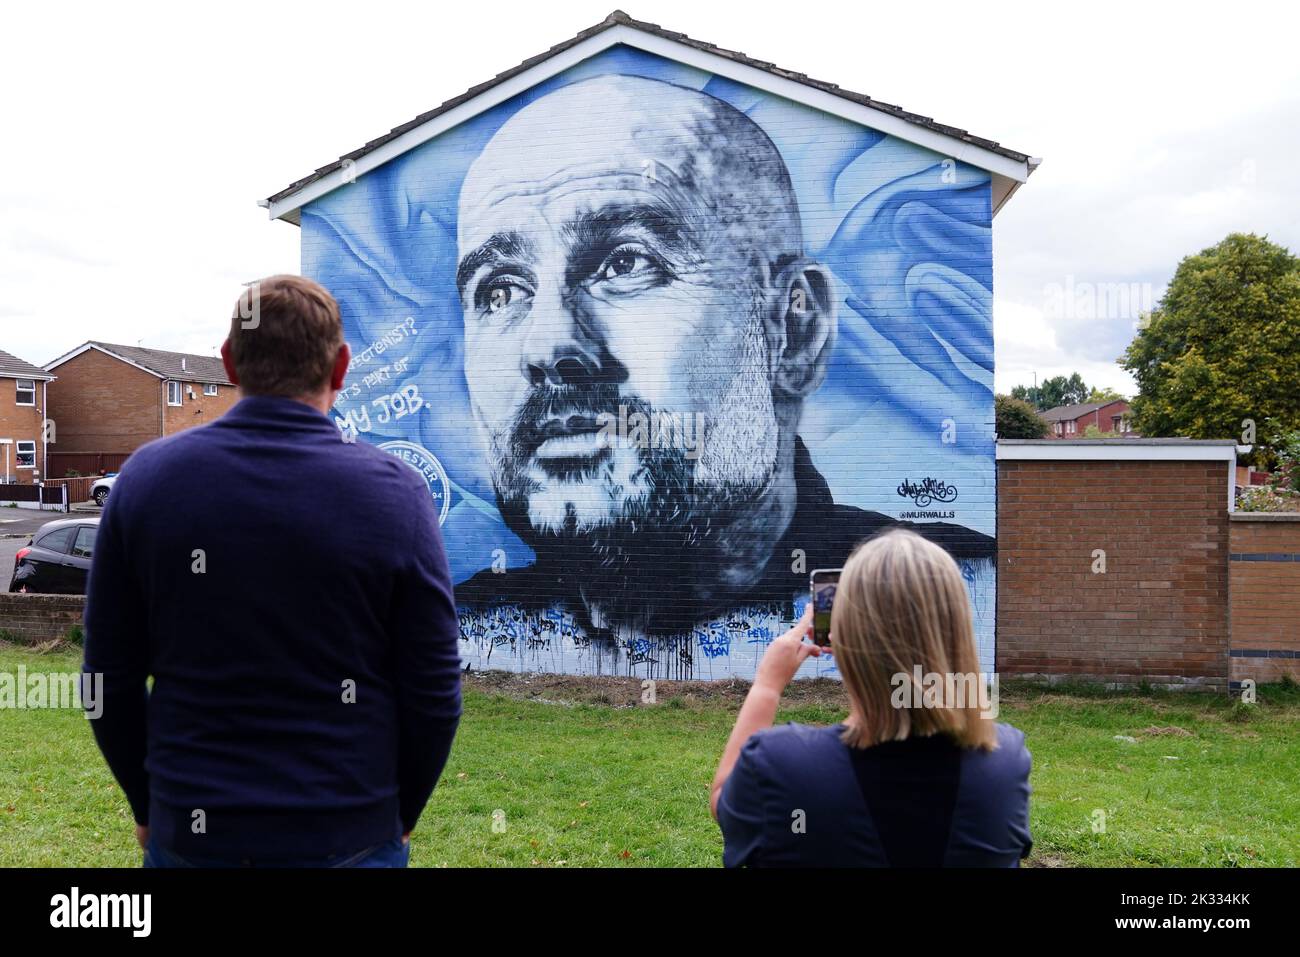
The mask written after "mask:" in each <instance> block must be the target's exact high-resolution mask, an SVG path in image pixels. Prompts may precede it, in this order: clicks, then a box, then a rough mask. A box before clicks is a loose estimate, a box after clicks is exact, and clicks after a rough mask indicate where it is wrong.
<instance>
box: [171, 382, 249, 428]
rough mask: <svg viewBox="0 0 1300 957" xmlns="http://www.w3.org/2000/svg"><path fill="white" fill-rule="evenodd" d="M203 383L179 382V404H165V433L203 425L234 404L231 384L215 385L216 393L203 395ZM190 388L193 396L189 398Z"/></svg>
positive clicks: (233, 390)
mask: <svg viewBox="0 0 1300 957" xmlns="http://www.w3.org/2000/svg"><path fill="white" fill-rule="evenodd" d="M203 385H204V384H203V383H202V382H185V381H182V382H181V404H180V405H169V406H166V411H165V412H164V422H163V428H164V431H165V433H166V434H167V435H174V434H175V433H177V432H181V431H183V430H185V429H191V428H193V427H194V426H196V425H205V424H207V423H208V422H211V421H213V420H214V419H216V418H217V417H219V416H220V415H221V414H222V413H224V412H225V411H226V410H227V409H229V408H230V407H231V406H232V405H234V404H235V387H234V386H233V385H219V386H217V394H216V395H204V394H203ZM191 389H192V390H194V398H190V390H191ZM164 401H166V400H165V399H164Z"/></svg>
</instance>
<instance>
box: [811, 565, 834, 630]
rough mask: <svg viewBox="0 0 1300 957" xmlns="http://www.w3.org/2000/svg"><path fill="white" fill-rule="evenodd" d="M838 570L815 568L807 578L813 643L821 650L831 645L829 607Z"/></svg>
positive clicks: (832, 601)
mask: <svg viewBox="0 0 1300 957" xmlns="http://www.w3.org/2000/svg"><path fill="white" fill-rule="evenodd" d="M840 571H841V569H839V568H816V569H814V570H813V572H812V574H811V575H809V576H808V578H809V583H810V584H809V588H810V591H811V594H812V606H813V643H814V644H817V645H820V646H821V647H823V648H828V647H830V643H831V605H832V604H833V603H834V602H835V589H836V588H838V587H839V584H840Z"/></svg>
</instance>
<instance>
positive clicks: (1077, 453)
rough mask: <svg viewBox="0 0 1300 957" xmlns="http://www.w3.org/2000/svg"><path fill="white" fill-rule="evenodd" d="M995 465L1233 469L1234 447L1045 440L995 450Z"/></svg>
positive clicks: (1234, 461) (1235, 459)
mask: <svg viewBox="0 0 1300 957" xmlns="http://www.w3.org/2000/svg"><path fill="white" fill-rule="evenodd" d="M997 459H998V461H1000V462H1001V461H1008V460H1010V461H1035V462H1051V461H1057V462H1230V463H1232V464H1233V465H1236V462H1237V447H1236V444H1235V443H1233V442H1228V443H1226V444H1223V445H1218V444H1214V445H1193V444H1186V445H1184V444H1179V445H1139V444H1136V443H1134V444H1130V443H1129V441H1128V440H1126V439H1106V440H1104V444H1098V445H1073V444H1071V443H1068V442H1066V441H1062V440H1054V439H1044V440H1043V444H1042V445H1037V444H1035V445H1004V444H1003V443H1001V442H999V443H998V447H997Z"/></svg>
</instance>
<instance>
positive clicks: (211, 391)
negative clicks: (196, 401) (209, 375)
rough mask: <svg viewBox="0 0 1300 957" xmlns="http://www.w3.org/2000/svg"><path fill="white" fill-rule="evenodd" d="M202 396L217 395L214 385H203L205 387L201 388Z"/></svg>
mask: <svg viewBox="0 0 1300 957" xmlns="http://www.w3.org/2000/svg"><path fill="white" fill-rule="evenodd" d="M203 394H204V395H216V394H217V387H216V386H215V385H211V384H208V385H205V386H204V387H203Z"/></svg>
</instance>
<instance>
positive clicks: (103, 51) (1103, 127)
mask: <svg viewBox="0 0 1300 957" xmlns="http://www.w3.org/2000/svg"><path fill="white" fill-rule="evenodd" d="M614 2H615V0H601V2H599V3H593V2H585V0H554V2H550V3H536V2H531V3H514V2H509V0H499V2H495V3H491V4H473V3H469V4H442V3H438V4H435V3H405V4H403V3H386V2H381V0H367V2H365V3H356V2H350V3H339V4H331V3H326V2H313V3H292V4H291V3H276V2H272V0H262V2H258V3H242V2H223V3H221V4H211V5H209V6H208V7H207V10H208V12H205V13H198V12H191V8H190V7H188V5H187V7H186V8H185V9H182V8H181V7H180V5H175V4H172V5H161V4H160V5H158V6H152V5H145V4H136V3H130V2H125V3H115V4H104V3H94V4H90V3H86V4H81V3H61V4H57V5H55V4H23V5H15V6H11V7H9V8H6V11H5V27H4V30H5V34H6V42H5V45H4V46H5V50H4V55H3V58H2V59H0V84H2V85H0V90H3V93H2V94H0V349H3V350H5V351H7V352H11V353H14V354H16V355H18V356H20V357H22V358H24V359H27V360H28V361H31V362H35V363H37V364H43V363H45V362H47V361H49V360H50V359H52V358H54V357H56V356H58V355H60V354H62V353H64V352H66V351H68V350H69V349H71V348H73V347H74V346H76V345H78V344H80V343H81V342H83V341H85V340H86V339H102V340H107V341H110V342H122V343H127V344H136V343H137V342H139V343H141V344H143V345H146V346H153V347H156V348H162V349H176V350H181V351H190V352H196V353H203V354H213V353H214V350H215V348H216V347H217V346H218V345H219V344H220V342H221V339H222V338H223V336H224V329H225V326H226V324H227V321H228V320H227V319H226V317H228V316H229V314H230V307H231V305H232V303H233V302H234V300H235V298H236V296H237V295H238V293H239V290H240V283H241V282H242V281H244V280H249V279H253V278H256V277H258V276H263V275H269V274H271V273H276V272H296V271H298V265H299V260H298V230H297V228H296V227H294V226H290V225H288V224H285V223H280V222H271V221H270V220H268V218H267V214H266V211H265V210H263V209H260V208H259V207H258V206H257V205H256V202H257V200H258V199H261V198H264V197H266V196H268V195H270V194H271V193H273V192H275V191H277V190H279V189H280V188H282V187H284V186H286V185H288V184H289V183H290V182H291V181H293V180H295V179H297V178H299V177H301V176H303V175H305V174H307V173H309V172H310V171H312V170H313V169H315V168H316V167H318V166H322V165H324V164H325V163H326V162H328V161H330V160H332V159H335V158H337V157H338V156H339V155H340V154H342V153H344V152H347V151H349V150H351V149H354V148H356V147H358V146H360V145H361V144H362V143H364V142H366V141H367V140H370V139H373V138H374V137H376V136H378V135H379V134H381V133H383V132H386V131H387V130H388V129H389V128H391V127H393V126H396V125H398V124H400V123H404V122H406V121H407V120H409V119H411V118H412V117H414V116H415V115H416V114H418V113H421V112H424V111H425V110H428V109H430V108H432V107H434V106H436V105H437V104H439V103H441V102H442V101H443V100H445V99H447V98H449V97H452V96H455V95H457V94H459V93H462V92H463V91H464V90H465V89H466V88H468V87H470V86H473V85H475V84H477V83H480V82H482V81H484V80H487V79H490V78H491V77H492V76H493V75H495V74H496V73H498V72H500V71H502V70H505V69H508V68H510V67H512V66H514V65H516V64H517V63H519V62H520V61H521V60H524V59H526V58H527V57H530V56H533V55H535V54H537V53H540V52H542V51H543V50H544V49H545V48H547V47H549V46H551V45H552V44H554V43H558V42H561V41H563V40H566V39H568V38H569V37H571V36H573V35H574V34H575V33H577V32H578V31H579V30H581V29H583V28H585V27H588V26H591V25H592V24H594V23H597V22H599V21H600V20H602V19H604V17H605V16H606V15H607V14H608V13H609V11H610V10H611V9H612V4H613V3H614ZM193 9H197V8H193ZM624 9H625V10H626V11H627V12H628V13H629V14H631V15H632V16H633V17H637V18H639V19H642V20H648V21H650V22H653V23H658V24H660V25H662V26H664V27H666V28H668V29H671V30H676V31H680V32H683V33H686V34H688V35H689V36H692V37H695V38H697V39H702V40H707V41H709V42H712V43H716V44H718V45H720V46H723V47H727V48H730V49H734V50H741V51H743V52H745V53H747V54H749V55H751V56H753V57H756V58H758V59H762V60H770V61H773V62H775V63H777V64H779V65H780V66H782V67H785V68H787V69H792V70H797V71H800V72H804V73H807V74H809V75H811V76H813V77H816V78H818V79H822V80H827V81H830V82H833V83H838V84H840V85H841V86H844V87H847V88H849V89H852V90H856V91H860V92H862V93H866V94H869V95H871V96H873V97H876V98H877V99H880V100H883V101H885V102H888V103H894V104H897V105H899V106H902V107H904V108H906V109H908V110H911V111H913V112H917V113H921V114H923V115H926V116H932V117H934V118H935V119H937V120H939V121H940V122H943V123H947V124H950V125H953V126H959V127H963V128H965V129H968V130H970V131H972V132H974V133H976V134H978V135H980V136H984V137H988V138H990V139H994V140H998V141H1000V142H1001V143H1003V144H1004V145H1006V146H1009V147H1011V148H1013V149H1016V150H1020V151H1021V152H1025V153H1029V154H1031V155H1033V156H1039V157H1042V158H1043V165H1042V166H1041V167H1040V168H1039V170H1038V171H1037V172H1036V173H1035V174H1034V175H1033V176H1032V177H1031V178H1030V180H1029V182H1028V183H1027V184H1026V185H1024V186H1023V187H1021V189H1020V191H1019V192H1018V193H1017V194H1016V195H1015V196H1014V197H1013V198H1012V199H1011V201H1010V202H1009V203H1008V204H1007V206H1006V207H1004V208H1003V210H1002V212H1001V213H1000V214H999V215H998V217H997V219H996V220H995V222H994V264H995V287H994V322H995V330H996V344H997V373H996V379H997V382H996V385H997V388H998V390H999V391H1006V390H1008V389H1009V388H1010V387H1011V386H1012V385H1015V384H1018V383H1028V382H1029V381H1030V380H1031V376H1032V375H1033V373H1034V372H1037V374H1038V376H1039V378H1040V379H1042V378H1043V377H1046V376H1050V375H1056V374H1062V373H1069V372H1072V371H1079V372H1081V373H1082V374H1083V376H1084V379H1085V380H1086V381H1087V382H1088V383H1089V384H1098V385H1108V386H1112V387H1115V388H1118V389H1120V390H1121V391H1124V392H1130V391H1132V388H1133V386H1132V381H1131V379H1130V378H1129V377H1128V375H1127V374H1126V373H1124V372H1123V371H1122V370H1121V369H1119V367H1118V366H1117V365H1115V362H1114V360H1115V359H1116V357H1117V356H1119V354H1120V353H1121V352H1122V351H1123V349H1124V346H1125V345H1126V344H1127V343H1128V341H1129V339H1130V338H1131V337H1132V334H1133V325H1134V321H1135V319H1136V310H1137V309H1138V308H1140V307H1143V306H1145V305H1146V304H1148V302H1149V301H1152V300H1154V299H1156V298H1158V296H1159V294H1160V292H1161V290H1162V288H1163V286H1164V285H1165V284H1166V283H1167V282H1168V281H1169V278H1170V277H1171V276H1172V274H1173V270H1174V268H1175V267H1176V266H1177V264H1178V261H1179V259H1180V258H1182V257H1183V256H1185V255H1188V254H1189V253H1193V252H1196V251H1198V250H1200V249H1202V248H1204V247H1206V246H1209V245H1212V244H1214V243H1215V242H1217V241H1218V240H1220V239H1221V238H1223V236H1225V235H1226V234H1227V233H1229V232H1232V231H1234V230H1240V231H1253V232H1256V233H1261V234H1268V235H1269V236H1270V237H1271V238H1272V239H1273V240H1274V241H1276V242H1280V243H1282V244H1283V245H1285V246H1288V247H1289V248H1291V249H1292V250H1293V251H1296V250H1300V190H1297V189H1296V186H1295V178H1296V175H1297V173H1296V167H1297V161H1298V158H1300V122H1297V120H1298V119H1300V57H1297V56H1296V54H1295V36H1296V28H1297V26H1298V25H1300V14H1297V12H1296V9H1297V8H1296V5H1295V4H1294V3H1290V4H1283V3H1277V4H1263V3H1260V4H1255V3H1246V2H1237V3H1233V4H1231V5H1228V6H1225V5H1223V4H1221V3H1219V4H1204V5H1201V4H1192V3H1170V4H1163V3H1160V4H1157V3H1147V2H1134V0H1128V2H1124V3H1115V4H1109V3H1086V4H1083V3H1080V4H1077V5H1064V4H1061V5H1058V4H1025V3H1023V2H1016V3H1005V4H1004V3H980V4H973V3H970V2H963V3H952V4H947V3H943V2H937V0H924V2H907V3H896V4H885V3H870V4H861V3H846V2H844V0H836V2H823V0H800V2H799V3H797V4H794V5H786V4H776V3H762V2H747V3H734V4H731V3H707V4H706V3H700V2H699V0H690V2H685V0H636V2H631V0H628V3H626V4H625V6H624ZM1093 292H1095V293H1097V295H1092V294H1091V293H1093ZM1098 313H1101V315H1098Z"/></svg>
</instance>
